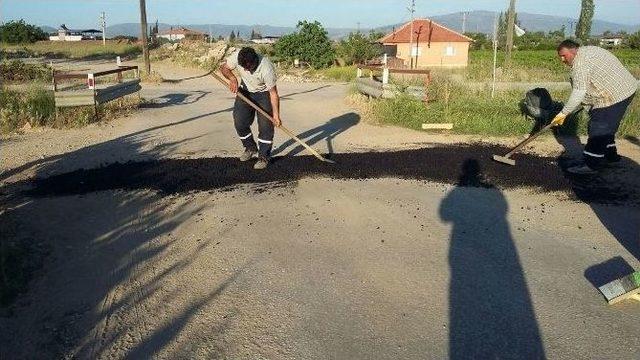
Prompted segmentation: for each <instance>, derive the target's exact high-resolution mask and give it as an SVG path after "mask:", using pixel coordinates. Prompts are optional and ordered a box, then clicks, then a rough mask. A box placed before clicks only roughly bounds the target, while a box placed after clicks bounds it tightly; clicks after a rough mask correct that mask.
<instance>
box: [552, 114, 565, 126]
mask: <svg viewBox="0 0 640 360" xmlns="http://www.w3.org/2000/svg"><path fill="white" fill-rule="evenodd" d="M566 118H567V115H565V114H563V113H558V115H556V117H554V118H553V120H551V126H562V124H564V120H565V119H566Z"/></svg>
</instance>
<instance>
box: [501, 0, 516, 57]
mask: <svg viewBox="0 0 640 360" xmlns="http://www.w3.org/2000/svg"><path fill="white" fill-rule="evenodd" d="M515 22H516V0H510V4H509V14H508V15H507V46H506V51H507V53H506V56H505V59H504V62H505V65H509V63H510V62H511V48H513V32H514V26H515Z"/></svg>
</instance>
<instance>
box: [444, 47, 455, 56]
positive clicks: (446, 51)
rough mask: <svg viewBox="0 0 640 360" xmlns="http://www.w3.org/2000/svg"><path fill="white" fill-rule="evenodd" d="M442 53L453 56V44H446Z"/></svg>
mask: <svg viewBox="0 0 640 360" xmlns="http://www.w3.org/2000/svg"><path fill="white" fill-rule="evenodd" d="M444 55H445V56H455V55H456V48H454V47H453V45H451V44H448V45H447V47H446V48H444Z"/></svg>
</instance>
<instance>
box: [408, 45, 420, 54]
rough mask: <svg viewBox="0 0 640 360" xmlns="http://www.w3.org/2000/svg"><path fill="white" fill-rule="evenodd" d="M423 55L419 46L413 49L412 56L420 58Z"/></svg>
mask: <svg viewBox="0 0 640 360" xmlns="http://www.w3.org/2000/svg"><path fill="white" fill-rule="evenodd" d="M420 55H422V49H421V48H419V47H418V46H417V45H414V46H413V48H411V56H420Z"/></svg>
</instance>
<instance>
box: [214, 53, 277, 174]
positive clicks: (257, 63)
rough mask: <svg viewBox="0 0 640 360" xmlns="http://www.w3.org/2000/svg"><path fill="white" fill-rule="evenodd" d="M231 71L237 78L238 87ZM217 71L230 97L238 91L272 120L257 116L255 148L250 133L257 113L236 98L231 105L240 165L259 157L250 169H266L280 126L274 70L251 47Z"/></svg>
mask: <svg viewBox="0 0 640 360" xmlns="http://www.w3.org/2000/svg"><path fill="white" fill-rule="evenodd" d="M232 70H236V71H237V72H238V73H239V74H240V78H241V83H240V84H238V79H237V78H236V76H235V75H234V74H233V72H232ZM220 71H221V72H222V75H224V77H226V78H227V79H228V80H229V90H231V92H232V93H234V94H236V93H237V92H238V91H239V92H240V93H242V94H243V95H244V96H246V97H247V98H249V99H250V100H252V101H253V102H254V103H255V104H256V105H258V106H259V107H260V108H262V109H263V110H265V111H266V112H267V113H268V114H269V115H271V116H272V117H273V122H272V121H271V120H270V119H268V118H267V117H266V116H264V115H262V114H260V113H259V112H258V114H257V116H258V144H257V145H256V142H255V141H254V139H253V134H252V133H251V125H252V124H253V120H254V118H255V117H256V110H255V109H254V108H252V107H251V106H250V105H249V104H247V103H246V102H245V101H243V100H242V99H240V98H239V97H236V100H235V103H234V105H233V122H234V125H235V128H236V132H237V133H238V137H240V141H241V142H242V145H243V146H244V152H243V153H242V155H240V161H249V160H251V159H252V158H253V157H254V156H255V155H256V154H258V161H257V162H256V163H255V165H254V166H253V168H254V169H258V170H261V169H266V168H267V166H268V165H269V157H270V155H271V148H272V146H273V133H274V126H280V125H282V120H280V96H279V95H278V88H277V87H276V80H277V77H276V71H275V67H274V66H273V63H272V62H271V60H269V59H268V58H266V57H263V56H260V55H258V54H257V53H256V52H255V50H253V49H252V48H250V47H244V48H242V49H240V50H239V51H235V52H234V53H232V54H231V55H230V56H229V57H228V58H227V59H226V62H224V63H223V64H222V65H221V66H220Z"/></svg>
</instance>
